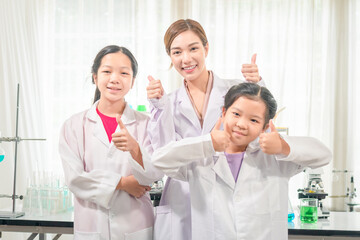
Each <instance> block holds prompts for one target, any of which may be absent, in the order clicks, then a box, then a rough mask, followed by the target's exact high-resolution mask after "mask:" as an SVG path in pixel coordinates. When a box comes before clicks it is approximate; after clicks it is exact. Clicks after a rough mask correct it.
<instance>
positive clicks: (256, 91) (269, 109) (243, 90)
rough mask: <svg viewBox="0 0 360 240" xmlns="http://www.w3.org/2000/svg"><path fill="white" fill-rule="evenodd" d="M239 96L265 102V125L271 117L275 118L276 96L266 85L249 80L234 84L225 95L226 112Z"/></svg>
mask: <svg viewBox="0 0 360 240" xmlns="http://www.w3.org/2000/svg"><path fill="white" fill-rule="evenodd" d="M239 97H246V98H248V99H251V100H256V101H259V100H261V101H263V102H264V103H265V106H266V109H265V123H264V127H265V125H266V124H267V123H268V122H269V120H270V119H272V118H274V116H275V114H276V109H277V103H276V100H275V98H274V96H273V95H272V94H271V92H270V91H269V90H268V89H267V88H266V87H260V86H259V85H258V84H255V83H248V82H246V83H240V84H238V85H234V86H232V87H231V88H230V89H229V91H228V92H227V93H226V95H225V103H224V109H225V112H226V111H227V110H228V108H229V107H230V106H231V105H232V104H233V103H234V102H235V101H236V100H237V99H238V98H239Z"/></svg>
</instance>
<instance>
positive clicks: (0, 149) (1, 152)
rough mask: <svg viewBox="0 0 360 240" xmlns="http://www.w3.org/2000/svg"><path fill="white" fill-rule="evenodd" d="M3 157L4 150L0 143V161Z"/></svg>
mask: <svg viewBox="0 0 360 240" xmlns="http://www.w3.org/2000/svg"><path fill="white" fill-rule="evenodd" d="M0 138H1V132H0ZM4 158H5V150H4V149H2V147H1V145H0V162H2V161H3V160H4Z"/></svg>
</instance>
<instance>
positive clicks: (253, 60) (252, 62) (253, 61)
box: [251, 53, 256, 64]
mask: <svg viewBox="0 0 360 240" xmlns="http://www.w3.org/2000/svg"><path fill="white" fill-rule="evenodd" d="M255 62H256V53H254V55H252V57H251V64H256V63H255Z"/></svg>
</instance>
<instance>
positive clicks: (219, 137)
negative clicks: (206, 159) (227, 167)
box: [210, 117, 230, 152]
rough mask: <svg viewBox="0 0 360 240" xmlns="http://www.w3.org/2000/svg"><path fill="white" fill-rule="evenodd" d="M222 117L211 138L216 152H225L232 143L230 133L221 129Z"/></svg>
mask: <svg viewBox="0 0 360 240" xmlns="http://www.w3.org/2000/svg"><path fill="white" fill-rule="evenodd" d="M220 126H221V117H220V118H219V120H218V121H217V122H216V124H215V126H214V128H213V130H212V131H211V133H210V135H211V140H212V144H213V147H214V150H215V151H216V152H223V151H225V149H226V148H227V147H228V146H229V145H230V134H228V133H227V132H225V131H222V130H220Z"/></svg>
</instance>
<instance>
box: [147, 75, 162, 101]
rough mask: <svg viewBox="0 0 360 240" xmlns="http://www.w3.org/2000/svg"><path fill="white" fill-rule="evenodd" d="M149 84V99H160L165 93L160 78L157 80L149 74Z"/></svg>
mask: <svg viewBox="0 0 360 240" xmlns="http://www.w3.org/2000/svg"><path fill="white" fill-rule="evenodd" d="M148 79H149V85H148V86H147V87H146V92H147V97H148V99H152V98H157V99H160V98H161V97H162V96H163V95H164V89H163V87H162V84H161V81H160V80H155V79H154V78H153V77H152V76H148Z"/></svg>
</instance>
